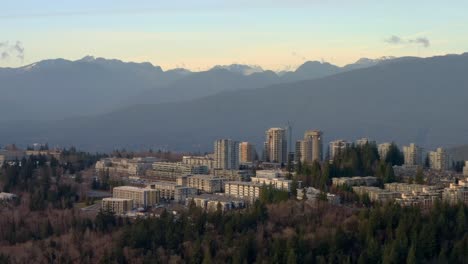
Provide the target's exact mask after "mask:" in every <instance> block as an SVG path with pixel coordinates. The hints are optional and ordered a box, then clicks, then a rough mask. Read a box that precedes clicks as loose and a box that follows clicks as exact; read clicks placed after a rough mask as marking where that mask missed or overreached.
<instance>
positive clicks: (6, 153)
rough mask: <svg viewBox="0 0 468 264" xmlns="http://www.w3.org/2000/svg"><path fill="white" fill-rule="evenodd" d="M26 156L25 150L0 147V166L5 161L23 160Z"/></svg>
mask: <svg viewBox="0 0 468 264" xmlns="http://www.w3.org/2000/svg"><path fill="white" fill-rule="evenodd" d="M24 157H25V154H24V151H21V150H7V149H0V166H1V165H2V164H3V163H5V162H14V161H21V160H22V159H23V158H24Z"/></svg>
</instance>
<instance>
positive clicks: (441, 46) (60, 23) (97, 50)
mask: <svg viewBox="0 0 468 264" xmlns="http://www.w3.org/2000/svg"><path fill="white" fill-rule="evenodd" d="M3 2H4V3H1V9H0V33H1V34H0V55H1V56H0V67H17V66H21V65H26V64H30V63H33V62H35V61H38V60H42V59H50V58H66V59H72V60H75V59H79V58H81V57H84V56H85V55H94V56H99V57H106V58H118V59H122V60H124V61H138V62H142V61H149V62H151V63H153V64H155V65H160V66H162V67H163V68H164V69H168V68H174V67H186V68H190V69H192V70H204V69H207V68H209V67H211V66H212V65H215V64H231V63H245V64H256V65H260V66H262V67H264V68H266V69H274V70H280V69H284V68H294V67H297V65H299V64H301V63H302V62H303V61H304V60H325V61H329V62H331V63H334V64H338V65H344V64H347V63H351V62H353V61H355V60H357V59H359V58H361V57H371V58H375V57H380V56H407V55H412V56H423V57H427V56H432V55H439V54H447V53H463V52H465V51H468V16H467V13H468V1H440V0H439V1H435V0H432V1H431V0H427V1H420V0H415V1H408V0H406V1H401V0H393V1H376V0H372V1H371V0H346V1H345V0H342V1H338V0H328V1H320V0H309V1H306V0H287V1H286V0H284V1H280V0H271V1H265V0H259V1H246V0H237V1H220V0H217V1H214V0H198V1H180V0H176V1H174V0H173V1H156V0H152V1H149V0H141V1H138V0H136V1H135V0H132V1H130V0H127V1H123V0H112V1H111V0H92V1H91V0H80V1H76V0H73V1H72V0H43V1H37V0H29V1H24V0H15V1H6V2H5V1H3ZM252 2H253V3H252ZM448 2H449V3H448ZM392 36H396V37H398V38H394V40H399V41H396V42H397V43H395V41H394V43H389V42H388V41H386V40H388V39H390V38H391V37H392ZM418 39H419V41H417V40H418ZM422 40H425V41H428V43H429V45H427V44H426V46H424V43H423V41H422ZM23 48H24V54H22V53H21V49H23ZM21 55H23V56H21Z"/></svg>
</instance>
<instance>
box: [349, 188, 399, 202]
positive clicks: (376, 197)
mask: <svg viewBox="0 0 468 264" xmlns="http://www.w3.org/2000/svg"><path fill="white" fill-rule="evenodd" d="M353 192H355V193H356V194H358V195H364V194H367V195H368V196H369V199H370V200H371V201H372V202H381V203H386V202H391V201H394V200H395V199H396V198H401V193H400V192H392V191H388V190H384V189H380V188H378V187H370V186H354V187H353Z"/></svg>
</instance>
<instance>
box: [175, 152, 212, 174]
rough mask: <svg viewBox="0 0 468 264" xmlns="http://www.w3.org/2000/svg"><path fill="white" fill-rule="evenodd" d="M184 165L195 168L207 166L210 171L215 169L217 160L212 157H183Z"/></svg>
mask: <svg viewBox="0 0 468 264" xmlns="http://www.w3.org/2000/svg"><path fill="white" fill-rule="evenodd" d="M182 163H183V164H187V165H193V166H206V167H207V168H208V170H212V169H213V168H215V163H216V162H215V160H214V158H213V157H212V156H210V155H206V156H183V157H182Z"/></svg>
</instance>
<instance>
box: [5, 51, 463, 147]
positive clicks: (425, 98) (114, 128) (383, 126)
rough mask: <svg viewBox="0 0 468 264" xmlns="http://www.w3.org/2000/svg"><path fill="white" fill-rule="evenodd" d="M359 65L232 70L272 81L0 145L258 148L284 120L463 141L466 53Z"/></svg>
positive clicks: (336, 130) (303, 126) (68, 122)
mask: <svg viewBox="0 0 468 264" xmlns="http://www.w3.org/2000/svg"><path fill="white" fill-rule="evenodd" d="M307 64H309V63H306V66H307V67H308V66H309V65H307ZM321 64H324V63H321ZM310 65H311V66H315V65H318V64H317V63H310ZM365 65H366V66H362V67H356V68H353V69H349V68H348V69H347V70H344V69H343V70H338V71H335V72H333V73H330V72H328V73H327V74H325V76H323V75H324V73H321V74H319V75H310V76H313V77H312V79H311V80H302V79H303V78H304V75H299V74H298V75H297V78H298V80H291V79H289V80H290V81H289V82H286V81H284V79H283V77H280V76H278V75H276V74H275V73H273V72H268V71H266V72H260V73H251V74H248V75H245V74H239V73H232V74H235V76H238V77H239V78H238V79H241V80H242V81H240V80H238V79H236V78H234V79H232V82H238V83H240V82H243V83H248V82H247V81H246V80H250V82H252V83H254V81H252V79H255V78H258V77H256V76H255V74H262V75H269V76H271V79H272V80H273V79H275V80H278V79H279V81H276V82H274V83H273V84H270V85H268V84H267V82H265V83H263V84H262V85H264V87H257V88H254V87H248V88H246V87H237V88H235V86H234V85H232V84H230V85H231V86H230V88H228V89H225V90H223V91H222V92H218V91H217V92H216V93H213V94H210V95H207V96H204V97H200V98H189V97H186V98H184V100H183V101H172V102H170V100H168V101H169V102H167V101H166V102H159V103H148V104H133V105H129V106H125V107H123V108H120V109H118V110H115V111H111V112H109V113H105V114H97V115H93V116H82V117H75V118H66V119H63V120H55V121H37V120H34V121H29V122H24V121H10V122H2V123H0V127H2V129H1V130H0V143H3V144H5V143H32V142H49V145H61V146H67V145H75V146H78V147H80V148H83V149H86V150H93V151H94V150H111V149H114V148H118V147H125V148H130V149H147V148H168V149H172V150H188V151H190V150H192V151H193V150H201V151H210V150H211V149H212V142H213V141H214V140H215V139H218V138H232V139H236V140H247V141H251V142H254V143H255V144H257V146H258V150H260V146H261V142H262V141H263V140H264V131H265V130H266V129H268V128H269V127H278V126H285V125H286V123H287V122H288V121H289V122H291V123H292V125H293V136H294V138H299V137H301V136H302V133H303V132H304V131H305V130H307V129H321V130H323V131H324V135H325V136H324V138H325V140H324V141H325V142H327V141H330V140H333V139H337V138H345V139H356V138H359V137H364V136H366V137H370V138H372V139H375V140H377V141H379V142H391V141H395V142H397V143H399V144H408V143H410V142H415V143H417V144H420V145H422V146H424V147H426V148H433V147H438V146H457V145H461V144H466V143H467V141H468V123H467V122H465V120H466V113H468V104H467V102H466V98H468V75H467V74H466V72H467V70H468V54H466V53H465V54H462V55H446V56H438V57H431V58H414V57H405V58H398V59H395V58H394V59H391V60H384V62H377V63H375V64H372V65H369V64H365ZM325 66H326V67H328V68H330V69H332V68H334V67H330V66H329V65H325ZM142 67H143V68H144V66H142ZM307 67H306V68H307ZM312 68H313V67H312ZM343 68H344V67H343ZM152 69H153V70H154V71H156V70H155V69H154V67H152ZM218 71H219V72H218ZM301 71H302V70H300V69H298V70H297V71H296V72H298V73H300V72H301ZM220 72H222V73H223V74H226V75H228V76H231V75H230V74H231V72H229V70H227V69H213V70H210V71H207V72H202V73H190V74H187V75H186V76H185V77H180V75H178V77H177V78H178V79H177V80H173V83H186V85H189V84H190V83H193V84H195V83H196V82H195V81H196V80H197V78H200V79H204V78H202V77H201V76H204V75H208V76H209V75H216V76H217V74H219V73H220ZM226 72H228V73H226ZM196 76H198V77H196ZM283 76H284V75H283ZM211 78H213V77H211ZM250 78H252V79H250ZM314 78H315V79H314ZM187 80H192V81H187ZM262 80H263V79H262ZM200 82H201V81H200ZM259 83H260V82H259ZM223 84H224V83H216V85H213V87H214V86H218V85H223ZM226 85H227V84H226ZM256 85H257V84H256ZM252 86H253V85H252ZM174 87H175V86H174ZM179 87H183V85H182V84H181V85H180V86H179ZM197 87H198V86H193V87H192V89H197ZM223 87H227V86H224V85H223ZM161 89H167V87H166V88H161ZM179 89H182V88H179ZM180 91H182V90H180ZM181 96H182V95H181ZM176 99H177V98H176ZM179 99H180V98H179ZM83 107H86V103H84V104H83Z"/></svg>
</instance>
